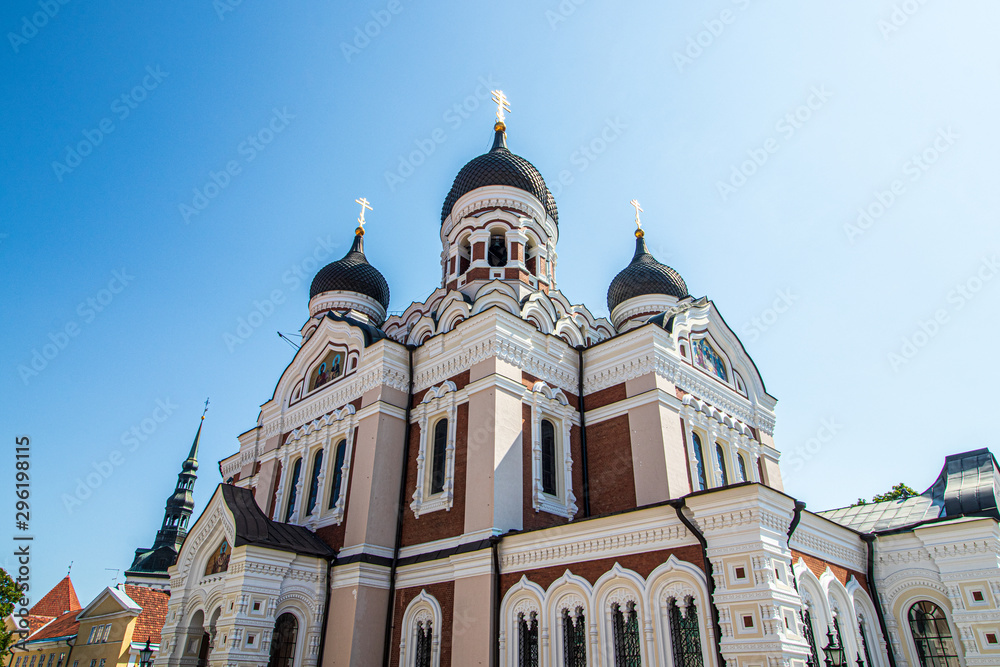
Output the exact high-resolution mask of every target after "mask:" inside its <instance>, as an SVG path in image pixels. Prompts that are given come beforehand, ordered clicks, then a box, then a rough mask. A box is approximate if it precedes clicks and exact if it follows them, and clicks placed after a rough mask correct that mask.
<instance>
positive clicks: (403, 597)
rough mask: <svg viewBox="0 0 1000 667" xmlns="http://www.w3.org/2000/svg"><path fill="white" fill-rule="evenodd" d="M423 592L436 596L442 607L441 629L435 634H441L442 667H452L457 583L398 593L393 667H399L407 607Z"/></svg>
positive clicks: (390, 656) (393, 626) (444, 583)
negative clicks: (452, 635) (452, 631)
mask: <svg viewBox="0 0 1000 667" xmlns="http://www.w3.org/2000/svg"><path fill="white" fill-rule="evenodd" d="M422 590H425V591H427V594H428V595H432V596H434V599H435V600H437V601H438V604H440V605H441V627H440V628H435V629H434V632H437V633H440V634H439V637H440V638H441V667H451V626H452V616H453V612H454V609H455V583H454V582H452V581H446V582H443V583H440V584H430V585H429V586H423V587H420V588H403V589H400V590H398V591H396V600H395V604H394V605H393V612H392V618H393V620H392V624H393V625H392V644H390V646H389V651H390V654H389V664H390V665H391V667H399V641H400V639H401V632H402V628H403V614H404V613H406V607H407V606H408V605H409V604H410V602H412V601H413V598H415V597H417V596H418V595H420V591H422Z"/></svg>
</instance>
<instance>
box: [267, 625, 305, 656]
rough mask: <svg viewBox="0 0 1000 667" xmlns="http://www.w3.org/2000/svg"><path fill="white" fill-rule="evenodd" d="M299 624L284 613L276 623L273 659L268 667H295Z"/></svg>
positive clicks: (273, 636) (272, 642)
mask: <svg viewBox="0 0 1000 667" xmlns="http://www.w3.org/2000/svg"><path fill="white" fill-rule="evenodd" d="M298 631H299V622H298V620H296V618H295V617H294V616H292V615H291V614H289V613H287V612H286V613H284V614H282V615H281V616H279V617H278V619H277V620H276V621H275V622H274V634H273V635H272V636H271V659H270V661H269V662H268V663H267V667H293V666H294V664H295V641H296V638H297V635H298Z"/></svg>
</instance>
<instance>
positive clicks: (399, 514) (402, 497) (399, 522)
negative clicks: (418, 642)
mask: <svg viewBox="0 0 1000 667" xmlns="http://www.w3.org/2000/svg"><path fill="white" fill-rule="evenodd" d="M414 349H416V348H415V346H413V345H407V346H406V351H407V354H408V362H407V364H408V367H409V373H410V387H409V391H408V392H407V395H406V417H405V419H406V424H405V425H404V427H403V466H402V468H403V469H402V473H401V475H400V480H399V506H398V509H397V511H396V546H395V548H394V549H393V552H392V567H391V568H390V569H389V600H388V602H386V609H385V639H384V641H383V645H382V665H383V666H384V667H389V651H390V648H391V645H392V626H393V614H392V610H393V607H394V605H393V598H395V596H396V569H397V568H398V566H399V550H400V548H401V546H402V544H403V511H404V508H405V507H406V474H407V472H408V468H409V465H410V412H411V410H412V408H413V350H414ZM320 667H322V665H320Z"/></svg>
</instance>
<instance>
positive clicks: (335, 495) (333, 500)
mask: <svg viewBox="0 0 1000 667" xmlns="http://www.w3.org/2000/svg"><path fill="white" fill-rule="evenodd" d="M346 455H347V440H341V441H340V442H338V443H337V449H336V450H335V451H334V454H333V488H331V489H330V509H333V508H334V507H336V506H337V502H338V501H339V500H340V487H341V485H342V484H343V483H344V457H345V456H346Z"/></svg>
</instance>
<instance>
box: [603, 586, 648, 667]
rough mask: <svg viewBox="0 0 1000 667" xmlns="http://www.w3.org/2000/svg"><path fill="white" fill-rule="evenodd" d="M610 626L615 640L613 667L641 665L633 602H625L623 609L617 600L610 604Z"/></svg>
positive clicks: (638, 666)
mask: <svg viewBox="0 0 1000 667" xmlns="http://www.w3.org/2000/svg"><path fill="white" fill-rule="evenodd" d="M611 627H612V634H613V635H614V642H615V667H641V665H642V648H641V645H640V644H639V615H638V614H637V613H636V610H635V602H632V601H631V600H629V601H628V602H626V603H625V609H624V610H623V609H622V607H621V605H620V604H618V603H617V602H615V603H614V604H613V605H611Z"/></svg>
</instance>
